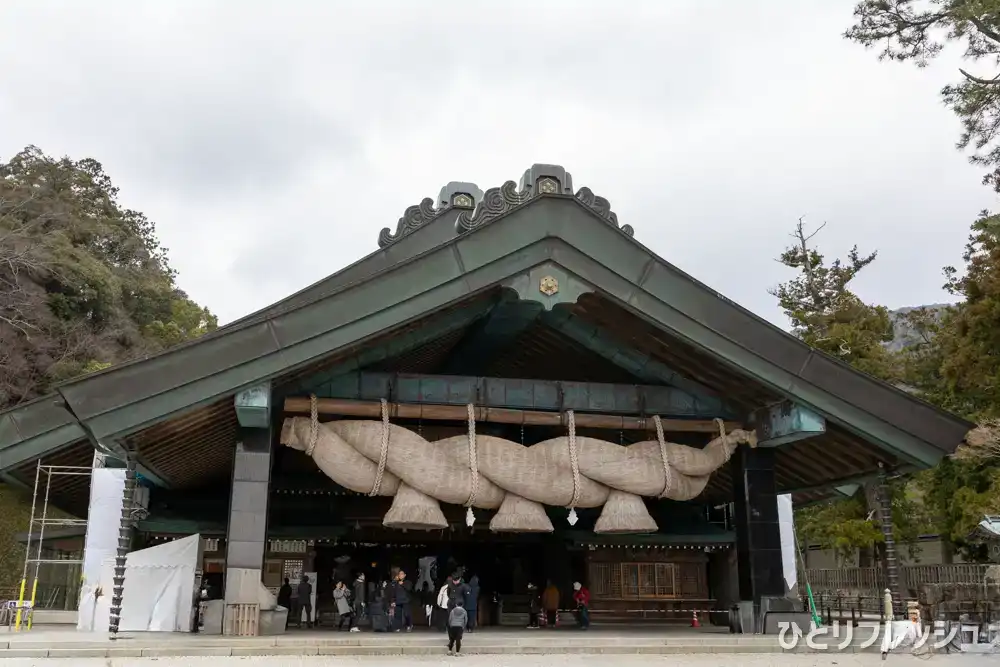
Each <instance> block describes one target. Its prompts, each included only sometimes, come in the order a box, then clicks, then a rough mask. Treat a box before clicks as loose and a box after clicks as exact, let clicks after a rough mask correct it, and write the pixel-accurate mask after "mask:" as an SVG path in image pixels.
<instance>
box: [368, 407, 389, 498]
mask: <svg viewBox="0 0 1000 667" xmlns="http://www.w3.org/2000/svg"><path fill="white" fill-rule="evenodd" d="M381 402H382V452H381V453H380V454H379V457H378V470H377V471H376V472H375V483H374V484H373V485H372V490H371V493H369V494H368V495H369V497H375V496H377V495H378V492H379V490H381V488H382V476H383V475H385V462H386V459H388V458H389V403H388V401H386V400H385V399H384V398H383V399H381Z"/></svg>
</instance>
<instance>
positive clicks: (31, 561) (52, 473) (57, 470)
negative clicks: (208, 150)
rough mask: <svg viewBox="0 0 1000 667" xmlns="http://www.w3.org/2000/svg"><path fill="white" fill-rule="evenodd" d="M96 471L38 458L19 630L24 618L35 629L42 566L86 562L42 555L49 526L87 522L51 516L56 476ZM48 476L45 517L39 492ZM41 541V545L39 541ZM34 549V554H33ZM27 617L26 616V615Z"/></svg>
mask: <svg viewBox="0 0 1000 667" xmlns="http://www.w3.org/2000/svg"><path fill="white" fill-rule="evenodd" d="M91 473H92V468H90V467H89V466H56V465H42V462H41V461H39V462H38V467H37V469H36V470H35V489H34V492H33V493H32V495H31V519H30V522H29V524H28V540H27V543H26V545H25V548H24V569H23V570H22V572H21V590H20V593H19V594H18V599H17V612H16V617H15V621H14V629H15V630H17V631H19V630H21V627H22V622H24V623H23V625H24V627H25V628H26V629H28V630H30V629H31V619H32V612H33V610H34V607H35V602H36V599H35V598H36V595H37V594H38V575H39V570H40V568H41V566H42V565H44V564H52V565H80V566H82V565H83V560H82V559H74V560H70V559H59V558H43V557H42V547H43V546H44V544H45V529H46V528H47V527H49V526H63V527H65V526H86V525H87V520H86V519H66V518H51V517H49V495H50V491H51V489H52V478H53V477H57V476H83V477H90V476H91ZM43 475H44V476H45V479H44V483H45V490H44V493H43V495H42V502H41V517H38V516H37V514H38V510H39V507H38V505H39V503H38V494H39V490H40V487H41V485H42V481H43V480H42V476H43ZM36 529H37V530H38V535H37V537H36V535H35V530H36ZM36 541H37V545H36V544H35V542H36ZM33 553H34V557H32V554H33ZM29 572H30V573H31V598H30V600H28V601H26V600H25V599H24V595H25V591H26V588H27V584H28V576H29ZM25 617H26V618H25Z"/></svg>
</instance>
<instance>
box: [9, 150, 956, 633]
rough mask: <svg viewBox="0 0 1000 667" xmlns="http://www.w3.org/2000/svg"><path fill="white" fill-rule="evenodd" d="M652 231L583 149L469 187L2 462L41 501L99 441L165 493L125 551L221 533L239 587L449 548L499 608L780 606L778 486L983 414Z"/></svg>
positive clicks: (41, 425)
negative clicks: (580, 182)
mask: <svg viewBox="0 0 1000 667" xmlns="http://www.w3.org/2000/svg"><path fill="white" fill-rule="evenodd" d="M628 222H635V221H628ZM637 228H638V229H637V230H636V231H633V228H632V226H631V225H629V224H619V220H618V218H617V216H616V215H615V213H614V212H613V211H612V209H611V207H610V205H609V202H608V201H607V200H606V199H604V198H603V197H599V196H596V195H595V194H594V193H592V192H591V191H590V190H589V189H588V188H585V187H584V188H580V189H579V190H575V189H574V187H573V183H572V179H571V177H570V174H569V173H567V172H566V170H565V169H563V168H562V167H559V166H554V165H544V164H536V165H534V166H532V167H531V168H529V169H528V170H527V171H525V172H524V175H523V177H522V178H521V180H520V183H514V182H508V183H506V184H504V185H503V186H501V187H498V188H492V189H489V190H487V191H486V192H483V191H482V190H481V189H480V188H479V187H477V186H476V185H474V184H471V183H460V182H453V183H449V184H448V185H446V186H445V187H444V188H442V190H441V192H440V194H439V196H438V197H437V199H433V200H432V199H430V198H428V199H424V200H423V201H422V202H421V203H420V204H418V205H415V206H411V207H410V208H408V209H406V211H405V212H404V214H403V216H402V217H401V218H400V219H399V221H398V223H397V224H396V225H395V229H391V228H385V229H383V230H382V231H381V233H380V234H378V238H377V249H376V250H374V252H372V253H371V254H370V255H368V256H367V257H365V258H363V259H361V260H359V261H357V262H356V263H354V264H352V265H350V266H348V267H346V268H344V269H342V270H341V271H339V272H337V273H335V274H333V275H331V276H330V277H328V278H325V279H323V280H321V281H320V282H318V283H316V284H314V285H312V286H310V287H307V288H305V289H304V290H302V291H300V292H298V293H296V294H293V295H291V296H289V297H287V298H286V299H284V300H282V301H280V302H278V303H275V304H273V305H271V306H268V307H267V308H264V309H263V310H260V311H258V312H256V313H253V314H251V315H248V316H246V317H244V318H243V319H240V320H237V321H235V322H232V323H230V324H228V325H226V326H224V327H221V328H219V329H218V330H217V331H214V332H212V333H210V334H208V335H206V336H203V337H202V338H200V339H198V340H195V341H192V342H189V343H186V344H184V345H180V346H177V347H174V348H172V349H169V350H167V351H165V352H163V353H161V354H158V355H155V356H152V357H149V358H145V359H141V360H137V361H134V362H131V363H127V364H121V365H118V366H114V367H111V368H108V369H106V370H103V371H100V372H97V373H93V374H91V375H87V376H84V377H81V378H78V379H76V380H72V381H69V382H66V383H64V384H61V385H59V386H58V387H57V388H56V390H55V392H54V393H53V394H51V395H48V396H45V397H43V398H40V399H38V400H36V401H33V402H31V403H27V404H24V405H20V406H18V407H15V408H13V409H10V410H8V411H6V412H4V413H0V478H2V480H3V481H5V482H6V483H10V484H16V485H21V486H24V487H25V488H28V489H29V490H30V489H32V488H34V483H35V479H36V475H37V474H38V471H39V470H42V468H41V467H48V468H45V469H46V470H48V469H51V467H52V466H68V467H71V468H73V469H76V468H89V467H91V466H92V465H93V464H94V462H95V452H97V453H99V454H100V456H99V457H96V459H98V460H100V461H103V465H106V466H111V467H120V468H123V469H125V470H126V477H125V478H126V490H125V499H126V500H125V502H126V503H128V504H129V505H131V504H132V503H133V501H134V499H137V498H138V499H141V501H140V502H141V504H142V505H143V511H141V512H139V513H138V514H137V513H135V512H132V511H130V508H129V507H126V508H125V511H123V513H122V516H123V518H122V521H123V524H122V526H121V530H122V535H123V536H124V537H123V539H124V542H123V544H124V546H123V550H128V549H132V550H134V549H140V548H143V547H144V546H148V545H153V544H158V543H160V542H162V541H164V540H171V539H176V538H179V537H183V536H188V535H192V534H196V533H197V534H200V535H201V536H202V538H203V543H204V545H205V554H204V560H203V563H202V567H203V572H204V577H205V581H206V582H208V583H209V584H210V588H211V589H212V590H213V595H215V596H218V597H220V598H222V599H225V600H226V602H227V604H228V603H232V604H236V603H239V602H245V600H241V599H239V598H240V596H241V595H243V593H241V592H240V591H239V590H237V589H238V588H240V587H241V586H242V584H240V586H236V585H235V584H234V583H233V582H234V581H235V580H236V579H237V578H239V580H240V581H244V582H245V581H247V580H259V581H261V582H263V584H264V586H266V587H268V588H270V589H271V590H272V591H273V590H276V589H277V587H278V586H280V585H281V583H282V580H283V579H284V578H285V577H289V578H290V579H293V580H297V579H298V578H299V577H300V576H301V575H302V574H303V573H313V576H314V577H315V586H316V595H317V603H316V606H317V611H318V612H319V613H320V615H321V621H322V616H323V614H325V613H328V612H329V611H330V610H332V608H333V602H332V597H331V589H332V585H333V584H334V583H335V581H336V580H338V579H347V580H348V581H350V580H351V579H353V578H354V577H355V576H356V575H357V574H358V573H359V572H364V573H365V574H366V575H367V577H368V580H369V581H370V582H375V581H379V580H382V579H385V578H387V577H388V575H389V570H390V568H393V567H401V568H403V569H405V570H407V571H408V572H410V573H411V579H412V580H414V581H415V580H417V578H418V577H419V576H420V575H422V574H423V575H424V576H426V575H427V574H428V573H427V572H425V571H423V570H426V569H427V565H428V564H429V563H431V562H433V563H434V564H435V565H436V566H437V567H436V568H435V573H434V574H433V578H434V579H435V581H433V584H434V585H433V587H432V590H434V591H436V590H437V587H438V586H439V585H440V583H441V582H442V581H443V579H444V577H445V576H446V575H448V574H449V573H450V572H451V571H454V570H455V569H457V568H463V569H464V572H465V573H466V576H467V577H468V576H469V575H471V574H475V575H476V576H478V578H479V582H480V587H481V591H482V598H481V601H480V610H482V609H484V608H486V607H487V606H488V604H492V601H493V600H494V599H500V600H503V601H504V605H503V607H502V613H499V614H496V615H495V616H493V617H488V616H484V617H483V618H482V620H483V622H484V623H490V624H494V623H510V624H519V623H524V618H523V614H524V612H526V611H527V610H526V608H525V600H526V599H527V598H526V590H527V586H528V584H529V583H533V584H535V585H536V586H538V587H539V588H543V587H545V586H546V584H547V583H548V582H551V583H553V584H554V585H556V586H557V587H558V588H559V590H560V592H561V595H562V598H563V602H564V604H565V606H566V607H569V606H570V605H571V601H570V597H571V595H572V584H573V582H575V581H579V582H582V583H583V584H584V585H586V586H587V587H588V588H589V590H590V592H591V594H592V615H593V621H594V623H600V622H637V621H639V620H645V621H650V620H652V621H662V622H671V621H674V622H676V621H679V620H680V621H683V622H685V623H686V622H687V621H688V618H689V617H690V613H689V611H688V610H691V609H697V610H720V611H726V610H729V609H731V608H732V606H733V605H734V604H737V603H739V602H744V603H752V604H755V605H756V606H757V608H758V609H759V608H760V605H761V603H762V600H767V599H772V598H782V597H785V596H786V595H788V593H789V591H788V590H786V582H785V578H784V576H783V569H782V567H783V556H782V547H781V535H780V526H779V512H778V497H779V495H781V494H791V497H792V499H793V501H794V503H795V504H796V505H802V504H805V503H810V502H814V501H817V500H821V499H824V498H829V497H836V496H837V495H838V494H839V495H850V494H853V493H855V492H858V489H859V487H860V486H861V485H862V484H864V483H866V482H871V481H873V480H879V479H880V480H881V481H882V483H883V484H884V483H885V480H886V478H887V477H891V476H892V475H894V474H897V473H900V472H906V471H911V470H916V469H922V468H927V467H930V466H933V465H934V464H935V463H937V462H938V461H939V460H940V459H941V458H942V457H944V456H947V455H949V454H950V453H952V452H953V451H954V450H955V448H956V447H957V446H958V445H959V444H960V443H961V442H962V441H963V439H964V438H965V436H966V433H967V432H968V431H969V429H970V428H972V425H971V424H969V423H967V422H965V421H964V420H962V419H959V418H958V417H956V416H954V415H951V414H949V413H946V412H943V411H941V410H939V409H937V408H935V407H933V406H931V405H929V404H927V403H924V402H922V401H920V400H919V399H917V398H915V397H913V396H911V395H908V394H907V393H905V392H903V391H900V390H899V389H897V388H895V387H893V386H890V385H889V384H886V383H884V382H881V381H879V380H877V379H875V378H872V377H869V376H867V375H865V374H863V373H860V372H858V371H857V370H854V369H853V368H851V367H849V366H847V365H846V364H844V363H842V362H840V361H839V360H837V359H835V358H832V357H830V356H827V355H826V354H824V353H822V352H819V351H817V350H814V349H812V348H810V347H809V346H807V345H806V344H804V343H803V342H801V341H799V340H798V339H796V338H795V337H793V336H791V335H789V334H788V333H786V332H785V331H782V330H781V329H779V328H778V327H776V326H774V325H772V324H770V323H768V322H767V321H765V320H764V319H762V318H760V317H758V316H756V315H754V314H753V313H750V312H748V311H747V310H745V309H743V308H741V307H740V306H739V305H737V304H736V303H734V302H732V301H730V300H728V299H726V298H725V297H724V296H722V295H721V294H719V293H718V292H715V291H714V290H712V289H711V288H709V287H707V286H706V285H704V284H702V283H700V282H698V280H697V279H696V277H692V276H689V275H687V274H685V273H684V272H682V271H681V270H679V269H678V268H676V267H675V266H673V265H671V264H670V263H669V262H668V261H666V260H665V259H661V258H660V257H658V256H657V255H655V254H654V253H653V252H652V251H650V250H649V249H648V248H647V247H646V246H644V245H643V244H642V243H641V238H642V233H641V225H637ZM694 233H696V232H694ZM374 237H375V234H374V230H373V238H372V242H373V247H374V246H375V241H376V239H375V238H374ZM637 443H641V444H637ZM709 443H712V444H709ZM40 466H41V467H40ZM132 486H137V487H139V488H140V489H141V492H135V491H133V490H132ZM89 499H90V478H89V477H88V476H87V475H76V476H73V475H66V476H60V475H54V476H52V479H51V484H49V485H48V504H49V505H50V506H52V507H55V508H58V509H59V510H62V511H64V512H67V513H69V514H72V515H75V516H79V517H85V516H87V515H88V505H89V503H90V500H89ZM39 502H41V500H39ZM25 528H27V526H26V527H25ZM885 528H886V530H887V532H888V534H887V536H888V537H889V538H890V544H891V537H892V536H891V522H890V523H888V525H886V526H885ZM46 530H48V529H46ZM52 530H53V531H54V532H52V533H51V535H52V537H53V539H56V538H58V539H59V540H60V541H61V543H63V544H65V543H66V541H67V539H71V538H72V531H71V530H70V531H69V532H67V530H66V529H64V530H62V531H59V530H56V529H52ZM82 531H83V527H81V528H80V533H79V537H80V544H81V545H82V539H83V538H82ZM64 548H65V547H64ZM122 557H124V552H123V553H122ZM784 560H785V561H786V564H787V560H788V556H787V553H786V555H785V557H784ZM421 568H423V569H421ZM29 585H30V582H29ZM124 595H125V596H127V595H128V589H127V585H126V587H125V591H124ZM120 598H121V592H120V591H118V599H117V603H118V605H119V606H120V604H121V599H120ZM487 598H488V599H489V602H486V600H487ZM483 614H484V612H482V611H480V615H481V616H483ZM418 622H419V619H418ZM706 622H707V621H706Z"/></svg>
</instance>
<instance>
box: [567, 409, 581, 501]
mask: <svg viewBox="0 0 1000 667" xmlns="http://www.w3.org/2000/svg"><path fill="white" fill-rule="evenodd" d="M566 416H567V418H568V419H569V464H570V466H571V467H572V468H573V499H572V500H570V501H569V508H570V509H574V508H575V507H576V504H577V503H578V502H579V501H580V459H579V458H578V456H577V451H576V417H575V416H574V415H573V411H572V410H567V411H566Z"/></svg>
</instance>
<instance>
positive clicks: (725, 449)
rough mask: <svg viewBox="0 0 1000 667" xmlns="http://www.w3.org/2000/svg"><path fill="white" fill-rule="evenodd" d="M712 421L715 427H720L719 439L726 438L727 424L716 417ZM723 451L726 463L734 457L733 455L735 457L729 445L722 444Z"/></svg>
mask: <svg viewBox="0 0 1000 667" xmlns="http://www.w3.org/2000/svg"><path fill="white" fill-rule="evenodd" d="M712 421H714V422H715V425H716V426H718V427H719V437H720V438H725V437H726V422H724V421H722V420H721V419H719V418H718V417H716V418H715V419H713V420H712ZM722 451H723V453H724V454H725V455H726V461H728V460H729V459H730V457H732V455H733V452H732V450H730V449H729V445H728V444H727V443H722Z"/></svg>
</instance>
